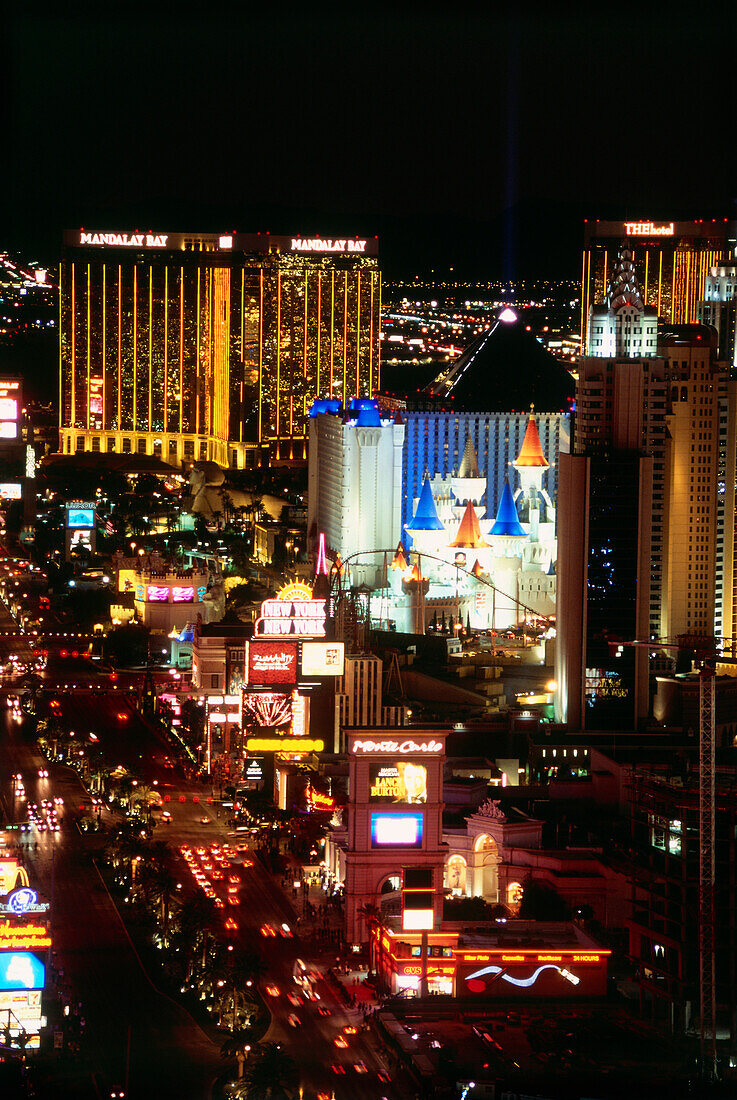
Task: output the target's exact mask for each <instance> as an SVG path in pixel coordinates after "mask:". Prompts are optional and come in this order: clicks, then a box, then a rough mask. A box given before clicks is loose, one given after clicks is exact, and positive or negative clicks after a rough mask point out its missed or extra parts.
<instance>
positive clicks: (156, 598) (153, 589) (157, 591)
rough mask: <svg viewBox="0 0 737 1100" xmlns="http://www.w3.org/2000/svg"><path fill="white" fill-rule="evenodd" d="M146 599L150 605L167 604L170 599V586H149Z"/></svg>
mask: <svg viewBox="0 0 737 1100" xmlns="http://www.w3.org/2000/svg"><path fill="white" fill-rule="evenodd" d="M146 599H147V600H148V602H149V603H166V601H167V600H168V599H169V586H168V585H167V584H149V585H148V587H147V589H146Z"/></svg>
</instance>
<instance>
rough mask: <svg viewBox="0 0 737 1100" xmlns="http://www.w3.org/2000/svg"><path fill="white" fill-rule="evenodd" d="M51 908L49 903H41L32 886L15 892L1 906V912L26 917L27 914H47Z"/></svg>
mask: <svg viewBox="0 0 737 1100" xmlns="http://www.w3.org/2000/svg"><path fill="white" fill-rule="evenodd" d="M48 908H49V903H48V902H47V901H41V902H40V901H39V900H38V894H37V893H36V891H35V890H31V888H30V886H21V887H19V888H18V889H17V890H13V891H12V893H10V894H9V895H8V896H7V898H5V900H4V901H3V902H2V904H0V911H2V912H4V913H13V914H14V915H15V916H24V915H25V914H26V913H45V912H46V911H47V909H48Z"/></svg>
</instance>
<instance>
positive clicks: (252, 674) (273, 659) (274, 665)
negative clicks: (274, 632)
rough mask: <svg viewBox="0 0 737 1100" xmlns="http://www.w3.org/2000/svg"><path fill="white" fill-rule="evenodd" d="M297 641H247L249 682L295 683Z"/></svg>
mask: <svg viewBox="0 0 737 1100" xmlns="http://www.w3.org/2000/svg"><path fill="white" fill-rule="evenodd" d="M296 682H297V643H296V642H277V641H262V640H261V639H258V638H256V639H253V640H252V641H250V642H249V643H248V683H249V684H279V685H282V684H285V685H286V684H296Z"/></svg>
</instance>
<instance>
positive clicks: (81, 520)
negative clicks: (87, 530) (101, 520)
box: [67, 508, 95, 527]
mask: <svg viewBox="0 0 737 1100" xmlns="http://www.w3.org/2000/svg"><path fill="white" fill-rule="evenodd" d="M94 526H95V511H94V509H93V508H68V509H67V527H94Z"/></svg>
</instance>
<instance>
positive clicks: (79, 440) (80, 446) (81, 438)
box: [77, 435, 84, 451]
mask: <svg viewBox="0 0 737 1100" xmlns="http://www.w3.org/2000/svg"><path fill="white" fill-rule="evenodd" d="M77 450H78V451H83V450H84V436H83V435H78V436H77Z"/></svg>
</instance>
